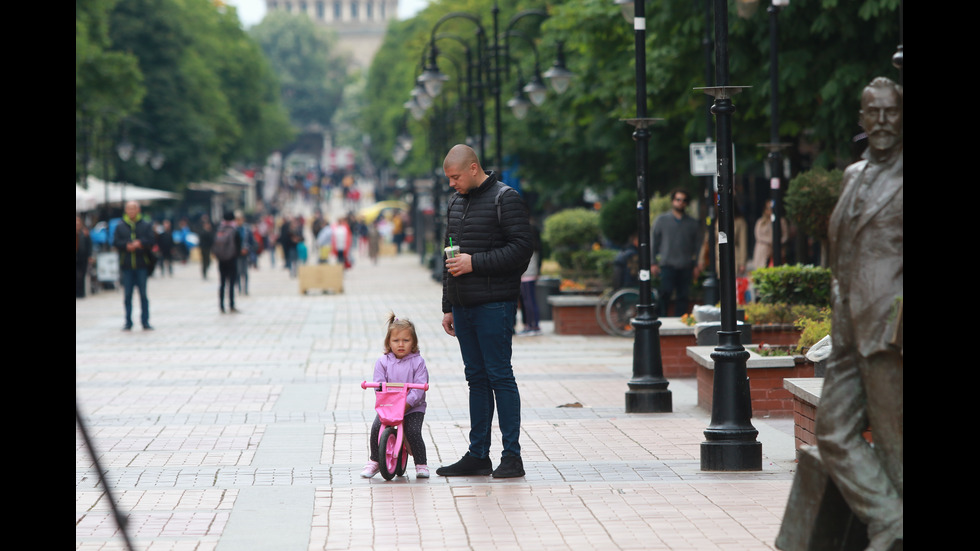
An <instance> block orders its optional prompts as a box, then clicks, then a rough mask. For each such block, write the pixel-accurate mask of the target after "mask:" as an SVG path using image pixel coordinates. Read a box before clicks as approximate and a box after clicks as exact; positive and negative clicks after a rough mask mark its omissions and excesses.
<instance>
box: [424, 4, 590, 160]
mask: <svg viewBox="0 0 980 551" xmlns="http://www.w3.org/2000/svg"><path fill="white" fill-rule="evenodd" d="M499 14H500V9H499V8H498V7H497V5H496V3H494V6H493V10H492V15H493V36H492V40H493V43H492V44H490V45H488V44H487V32H486V30H485V29H484V27H483V24H482V23H481V21H480V18H479V17H477V16H475V15H472V14H469V13H466V12H451V13H448V14H446V15H444V16H442V17H441V18H440V19H439V20H438V21H437V22H436V24H435V25H434V26H433V27H432V33H431V35H432V36H431V38H430V40H429V52H430V58H429V63H428V65H427V66H426V68H425V71H423V73H422V76H421V77H419V78H420V80H421V81H422V82H423V84H424V86H425V88H426V90H427V91H428V92H429V94H430V95H431V96H433V97H435V96H436V95H438V94H439V92H440V90H441V83H442V82H444V81H445V80H447V77H446V76H445V75H443V74H442V72H441V71H440V70H439V67H438V65H437V64H436V48H435V42H436V39H437V37H438V35H437V34H436V32H437V31H438V29H439V28H440V26H442V24H443V23H445V22H446V21H449V20H450V19H466V20H468V21H470V22H472V23H473V24H474V25H475V26H476V27H477V32H476V48H475V54H476V58H477V66H478V68H479V69H478V70H477V71H476V75H474V78H475V83H474V84H475V86H476V87H477V88H478V98H480V99H481V100H482V97H483V91H484V90H485V89H489V91H490V94H491V95H492V96H493V99H494V123H493V124H494V137H493V140H494V142H493V146H494V156H493V158H492V159H489V160H487V159H486V158H485V154H484V152H483V149H484V147H483V139H484V135H485V133H484V132H483V129H482V128H481V134H480V140H481V142H480V150H481V156H483V157H484V159H483V160H484V162H485V164H486V166H493V167H495V168H496V169H497V171H498V172H499V171H500V170H502V169H503V140H502V139H501V137H502V132H501V127H502V126H503V125H502V121H501V102H500V92H501V81H502V78H503V77H505V76H506V75H507V73H508V69H509V63H510V60H509V55H508V48H507V44H508V39H509V37H511V36H514V35H515V34H516V33H515V31H514V30H513V29H514V27H515V25H516V24H517V22H518V21H520V20H522V19H524V18H525V17H538V18H542V19H544V18H547V17H548V14H547V13H546V12H544V11H542V10H525V11H522V12H520V13H518V14H516V15H515V16H513V17H512V18H511V19H510V21H509V22H508V24H507V27H506V29H505V31H504V32H503V33H500V32H499V31H498V28H499V23H498V21H499ZM558 48H559V49H558V61H556V63H555V67H552V68H551V69H549V70H548V71H546V72H545V74H544V75H543V76H544V78H546V79H548V80H550V81H551V83H552V87H553V88H554V89H555V90H556V91H557V92H559V93H560V92H562V91H564V90H565V89H567V87H568V80H569V79H570V77H571V73H570V72H568V70H567V69H565V67H564V59H563V56H562V52H561V43H559V45H558ZM535 53H536V52H535ZM484 73H486V75H484ZM536 74H537V69H535V76H536ZM538 84H539V82H536V81H535V80H532V82H531V83H530V84H528V85H527V86H523V85H522V86H523V88H522V89H521V91H523V92H534V93H535V98H537V97H538V96H537V95H536V94H537V92H538V89H537V85H538ZM430 85H431V86H430ZM478 101H479V100H478ZM481 105H482V102H481ZM511 107H512V108H514V109H515V113H517V114H518V115H519V114H520V110H522V109H524V108H525V107H526V104H525V103H523V102H522V101H520V100H518V101H513V100H512V101H511ZM481 118H482V117H481Z"/></svg>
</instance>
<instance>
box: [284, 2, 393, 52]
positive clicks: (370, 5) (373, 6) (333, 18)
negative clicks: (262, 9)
mask: <svg viewBox="0 0 980 551" xmlns="http://www.w3.org/2000/svg"><path fill="white" fill-rule="evenodd" d="M266 8H267V10H268V11H270V12H271V11H274V10H279V11H285V12H287V13H293V14H301V13H305V14H306V15H307V16H308V17H309V18H310V19H312V20H313V21H315V22H317V23H319V24H321V25H324V26H325V27H328V28H330V29H332V30H334V31H335V32H336V33H337V35H338V37H339V39H340V40H339V45H340V47H342V48H343V49H345V50H347V51H349V52H350V53H351V55H352V56H353V59H354V63H355V64H357V65H358V66H360V67H363V68H365V69H366V68H367V67H368V66H370V65H371V60H372V59H373V58H374V54H375V53H377V51H378V49H379V48H380V47H381V41H382V40H383V39H384V35H385V31H386V30H387V28H388V22H390V21H394V20H395V19H397V18H398V0H266Z"/></svg>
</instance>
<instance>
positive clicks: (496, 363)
mask: <svg viewBox="0 0 980 551" xmlns="http://www.w3.org/2000/svg"><path fill="white" fill-rule="evenodd" d="M516 314H517V302H491V303H488V304H481V305H479V306H472V307H462V306H454V307H453V327H454V329H455V331H456V340H457V341H459V350H460V352H461V353H462V356H463V365H464V366H465V371H464V372H465V374H466V382H467V384H468V385H469V388H470V449H469V452H470V455H473V456H476V457H478V458H481V459H483V458H487V457H489V456H490V431H491V426H492V424H493V411H494V405H496V408H497V420H498V421H499V423H500V432H501V433H502V440H503V446H504V449H503V455H512V456H520V455H521V445H520V441H519V440H520V433H521V395H520V392H518V390H517V381H516V380H515V379H514V369H513V366H512V365H511V363H510V358H511V346H512V342H513V336H514V321H515V316H516Z"/></svg>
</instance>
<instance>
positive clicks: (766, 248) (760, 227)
mask: <svg viewBox="0 0 980 551" xmlns="http://www.w3.org/2000/svg"><path fill="white" fill-rule="evenodd" d="M779 229H780V235H779V242H780V243H781V244H786V242H787V241H789V224H787V223H786V219H785V218H780V219H779ZM783 250H785V249H783ZM772 264H773V258H772V201H766V206H765V209H764V210H763V211H762V215H761V216H759V219H758V220H756V222H755V247H754V248H753V250H752V269H753V270H755V269H757V268H765V267H766V266H770V265H772Z"/></svg>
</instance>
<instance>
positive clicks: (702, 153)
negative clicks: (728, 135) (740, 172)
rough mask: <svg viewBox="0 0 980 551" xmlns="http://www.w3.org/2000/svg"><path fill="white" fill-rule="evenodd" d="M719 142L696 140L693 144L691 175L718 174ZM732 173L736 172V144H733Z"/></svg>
mask: <svg viewBox="0 0 980 551" xmlns="http://www.w3.org/2000/svg"><path fill="white" fill-rule="evenodd" d="M717 152H718V144H717V143H715V142H696V143H692V144H691V176H717V175H718V153H717ZM732 173H733V174H734V173H735V146H734V145H733V146H732Z"/></svg>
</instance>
